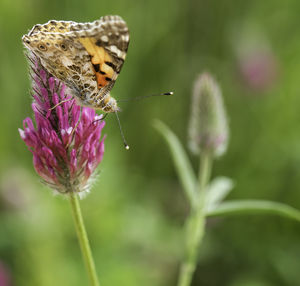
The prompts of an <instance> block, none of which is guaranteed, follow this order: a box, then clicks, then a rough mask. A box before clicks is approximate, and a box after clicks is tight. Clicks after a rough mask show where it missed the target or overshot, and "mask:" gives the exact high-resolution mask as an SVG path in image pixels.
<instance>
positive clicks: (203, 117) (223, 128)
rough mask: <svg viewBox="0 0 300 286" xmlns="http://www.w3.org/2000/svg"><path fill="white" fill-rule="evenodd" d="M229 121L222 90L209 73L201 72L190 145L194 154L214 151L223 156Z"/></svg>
mask: <svg viewBox="0 0 300 286" xmlns="http://www.w3.org/2000/svg"><path fill="white" fill-rule="evenodd" d="M227 144H228V125H227V118H226V114H225V109H224V104H223V99H222V93H221V90H220V88H219V86H218V84H217V83H216V81H215V80H214V79H213V77H212V76H211V75H210V74H209V73H203V74H201V75H199V76H198V77H197V79H196V81H195V84H194V89H193V95H192V105H191V113H190V122H189V128H188V146H189V148H190V150H191V152H192V153H193V154H196V155H198V154H199V153H200V152H203V151H205V152H207V151H208V152H211V153H212V155H213V156H215V157H216V156H221V155H222V154H224V152H225V151H226V149H227Z"/></svg>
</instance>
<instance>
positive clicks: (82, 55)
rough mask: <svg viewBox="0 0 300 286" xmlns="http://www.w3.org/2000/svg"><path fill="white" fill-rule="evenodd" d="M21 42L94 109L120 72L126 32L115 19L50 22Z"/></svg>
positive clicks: (117, 19)
mask: <svg viewBox="0 0 300 286" xmlns="http://www.w3.org/2000/svg"><path fill="white" fill-rule="evenodd" d="M23 42H24V44H25V46H26V47H27V48H28V49H29V50H30V51H32V52H33V53H35V54H36V55H37V56H38V57H39V58H40V59H41V62H42V64H43V66H44V67H45V68H46V69H47V70H48V71H49V72H50V73H51V74H53V75H54V76H55V77H57V78H58V79H60V80H61V81H63V82H64V83H65V84H66V85H67V86H68V87H69V88H71V89H72V90H73V91H74V92H75V95H76V96H77V97H78V98H79V99H80V101H81V102H82V104H83V105H90V106H93V107H97V105H98V104H100V102H101V101H102V99H103V98H104V96H105V95H106V94H107V93H108V92H109V91H110V90H111V89H112V87H113V85H114V83H115V81H116V79H117V77H118V74H119V73H120V71H121V68H122V66H123V63H124V60H125V57H126V52H127V49H128V44H129V32H128V27H127V25H126V23H125V21H124V20H123V19H122V18H121V17H119V16H104V17H102V18H101V19H100V20H97V21H94V22H92V23H75V22H71V21H54V20H52V21H49V22H48V23H46V24H44V25H36V26H34V27H33V29H32V30H31V31H30V32H29V33H28V34H27V35H25V36H23Z"/></svg>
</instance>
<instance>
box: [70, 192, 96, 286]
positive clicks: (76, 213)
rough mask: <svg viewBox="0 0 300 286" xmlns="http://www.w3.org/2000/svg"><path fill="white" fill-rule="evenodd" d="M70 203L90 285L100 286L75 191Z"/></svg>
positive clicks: (71, 194) (71, 193)
mask: <svg viewBox="0 0 300 286" xmlns="http://www.w3.org/2000/svg"><path fill="white" fill-rule="evenodd" d="M69 201H70V205H71V209H72V214H73V219H74V223H75V228H76V232H77V237H78V240H79V244H80V249H81V253H82V257H83V260H84V263H85V266H86V269H87V272H88V276H89V279H90V284H91V286H100V283H99V281H98V277H97V273H96V267H95V263H94V259H93V255H92V252H91V247H90V243H89V240H88V236H87V233H86V230H85V226H84V222H83V218H82V214H81V209H80V204H79V198H78V195H77V193H75V192H73V191H71V192H69Z"/></svg>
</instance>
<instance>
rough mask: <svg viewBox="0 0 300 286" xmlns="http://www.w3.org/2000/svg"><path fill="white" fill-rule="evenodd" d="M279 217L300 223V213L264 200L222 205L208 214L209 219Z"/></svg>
mask: <svg viewBox="0 0 300 286" xmlns="http://www.w3.org/2000/svg"><path fill="white" fill-rule="evenodd" d="M243 214H246V215H249V214H251V215H257V214H271V215H279V216H282V217H286V218H289V219H293V220H297V221H299V222H300V211H299V210H297V209H295V208H293V207H291V206H289V205H286V204H282V203H277V202H272V201H264V200H237V201H227V202H223V203H221V204H220V205H219V206H218V207H217V208H216V209H214V210H210V211H207V212H206V216H207V217H217V216H227V215H243Z"/></svg>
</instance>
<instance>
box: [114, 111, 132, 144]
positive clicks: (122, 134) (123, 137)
mask: <svg viewBox="0 0 300 286" xmlns="http://www.w3.org/2000/svg"><path fill="white" fill-rule="evenodd" d="M115 115H116V117H117V121H118V124H119V128H120V133H121V136H122V139H123V143H124V146H125V149H126V150H129V145H128V144H127V142H126V139H125V136H124V133H123V130H122V126H121V122H120V119H119V115H118V112H117V111H115Z"/></svg>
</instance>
